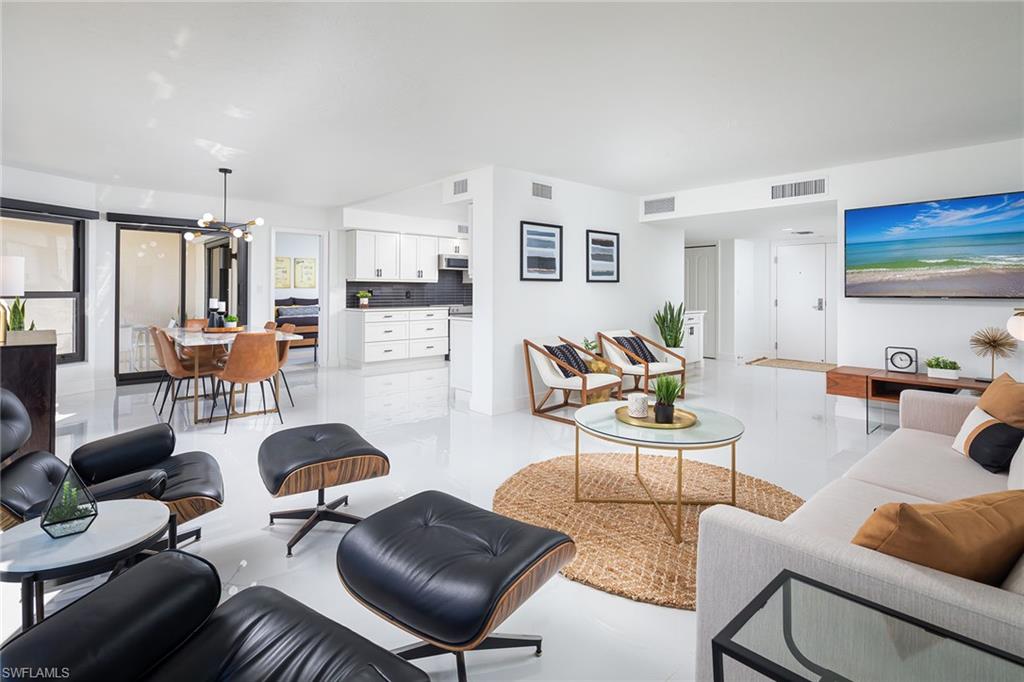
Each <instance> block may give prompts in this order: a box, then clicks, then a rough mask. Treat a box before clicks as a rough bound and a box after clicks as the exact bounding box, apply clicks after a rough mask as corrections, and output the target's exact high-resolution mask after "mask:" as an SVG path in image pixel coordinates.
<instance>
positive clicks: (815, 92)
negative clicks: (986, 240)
mask: <svg viewBox="0 0 1024 682" xmlns="http://www.w3.org/2000/svg"><path fill="white" fill-rule="evenodd" d="M1021 12H1022V6H1021V4H1020V3H992V4H978V3H963V4H952V3H948V4H947V3H937V4H888V5H886V4H857V3H854V4H836V3H797V4H776V3H764V4H757V5H730V4H723V3H711V4H691V5H682V4H470V3H452V4H430V3H412V4H401V5H399V4H383V3H378V4H331V3H322V4H303V5H299V4H288V3H273V4H260V3H257V4H223V3H180V4H145V3H123V4H121V3H118V4H92V3H81V4H74V3H72V4H62V5H58V4H45V3H27V4H18V3H11V2H5V3H3V8H2V22H3V23H2V56H3V108H4V110H3V129H2V134H3V154H2V158H3V162H4V163H7V164H11V165H14V166H19V167H23V168H29V169H33V170H40V171H45V172H52V173H58V174H63V175H68V176H71V177H78V178H83V179H88V180H94V181H98V182H103V183H114V184H123V185H129V186H136V187H148V188H157V189H162V190H167V191H180V192H196V193H205V194H217V193H218V192H219V189H220V184H219V183H220V176H218V175H217V173H216V170H215V169H216V168H217V167H218V166H222V165H228V166H231V167H233V168H234V169H235V175H233V176H232V194H233V196H239V197H247V198H252V199H267V200H275V201H282V202H289V203H295V204H306V205H325V206H326V205H339V204H346V203H350V202H353V201H357V200H360V199H364V198H367V197H373V196H379V195H382V194H385V193H387V192H390V191H394V190H396V189H401V188H405V187H413V186H417V185H420V184H422V183H425V182H428V181H431V180H436V179H438V178H440V177H443V176H446V175H449V174H452V173H457V172H461V171H463V170H466V169H469V168H474V167H478V166H482V165H488V164H496V165H502V166H510V167H515V168H524V169H528V170H531V171H534V172H537V173H542V174H545V175H550V176H555V177H561V178H566V179H570V180H577V181H581V182H587V183H592V184H595V185H600V186H605V187H609V188H614V189H619V190H623V191H628V192H633V193H637V194H647V193H654V192H661V191H669V190H675V189H680V188H685V187H694V186H700V185H705V184H713V183H719V182H726V181H730V180H738V179H743V178H751V177H761V176H765V175H772V174H777V173H789V172H796V171H800V170H805V169H810V168H817V167H826V166H830V165H835V164H839V163H844V162H851V161H859V160H867V159H872V158H880V157H887V156H896V155H901V154H906V153H914V152H920V151H926V150H931V149H939V148H948V147H955V146H960V145H967V144H973V143H978V142H984V141H992V140H998V139H1008V138H1012V137H1017V136H1020V135H1022V133H1024V131H1022V127H1024V123H1022V121H1024V106H1022V82H1024V72H1022V63H1021V62H1022V40H1021V34H1022V21H1021Z"/></svg>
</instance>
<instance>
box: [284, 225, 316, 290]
mask: <svg viewBox="0 0 1024 682" xmlns="http://www.w3.org/2000/svg"><path fill="white" fill-rule="evenodd" d="M274 239H275V240H276V241H275V243H274V257H275V258H277V257H279V256H284V257H287V258H293V259H294V258H315V259H316V277H317V286H314V287H309V288H302V289H298V288H296V287H289V288H278V287H274V298H290V297H292V296H297V297H299V298H319V297H320V286H319V282H320V279H321V276H322V274H323V273H322V270H323V267H324V264H323V263H322V262H321V258H320V236H319V235H315V234H301V233H298V232H281V231H275V234H274ZM292 266H293V268H292V283H293V284H294V283H295V282H294V278H295V270H294V263H292Z"/></svg>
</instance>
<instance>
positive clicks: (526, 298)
mask: <svg viewBox="0 0 1024 682" xmlns="http://www.w3.org/2000/svg"><path fill="white" fill-rule="evenodd" d="M460 177H461V176H460ZM534 181H540V182H544V183H547V184H550V185H552V186H553V188H554V190H553V197H554V198H553V200H546V199H538V198H535V197H533V196H532V195H531V183H532V182H534ZM470 186H471V187H473V188H474V190H475V191H479V185H478V184H477V183H475V182H474V180H473V179H471V180H470ZM493 187H494V195H493V207H494V210H493V227H492V228H491V229H490V230H487V229H485V227H484V226H483V225H481V224H480V223H479V222H478V221H477V219H476V211H474V246H473V258H474V259H475V260H476V270H475V272H474V283H473V286H474V292H473V303H474V305H473V312H474V358H473V360H474V362H473V371H474V377H473V396H472V399H471V407H473V409H476V410H478V411H482V412H486V413H490V414H493V413H499V412H506V411H509V410H513V409H516V408H519V407H522V406H524V405H526V404H527V400H528V398H527V395H528V393H527V384H526V377H525V370H524V365H523V346H522V342H523V339H524V338H529V337H538V336H539V337H545V336H553V335H562V336H565V337H567V338H570V339H573V340H575V341H577V342H579V341H581V340H582V339H583V337H585V336H586V337H589V338H594V336H595V334H596V332H597V331H598V330H600V329H616V328H623V327H631V328H635V329H637V330H638V331H641V332H644V333H648V334H652V335H654V334H656V330H655V328H654V324H653V321H652V316H653V315H654V312H655V310H656V309H657V308H658V307H659V306H661V304H662V303H664V301H665V300H666V299H671V300H681V299H682V297H683V246H684V244H683V230H682V229H681V228H665V227H660V226H656V225H643V224H641V223H640V222H639V221H638V219H637V215H636V203H637V198H636V197H634V196H631V195H627V194H622V193H619V192H614V191H610V190H606V189H602V188H599V187H593V186H589V185H583V184H579V183H574V182H569V181H565V180H560V179H557V178H549V177H544V176H540V175H536V174H532V173H527V172H523V171H518V170H511V169H507V168H494V169H493ZM478 203H480V198H479V197H478V196H474V209H475V208H476V207H477V204H478ZM521 220H533V221H538V222H544V223H553V224H556V225H562V226H563V234H562V240H563V279H562V281H561V282H522V281H520V280H519V222H520V221H521ZM588 228H592V229H598V230H606V231H610V232H618V233H619V234H620V235H621V236H620V254H621V255H620V260H621V263H620V282H619V283H597V282H595V283H588V282H587V281H586V258H585V256H586V252H585V233H586V230H587V229H588ZM478 326H479V328H477V327H478ZM488 335H489V336H490V340H491V342H492V343H491V344H490V348H491V352H492V353H493V357H492V358H488V359H484V358H478V355H481V354H478V353H477V349H478V348H481V344H482V342H484V341H486V340H487V339H486V337H487V336H488ZM484 350H485V352H486V348H485V349H484ZM484 363H487V364H488V365H489V367H486V366H482V365H483V364H484ZM481 370H482V371H488V370H489V374H490V376H488V377H486V378H484V377H478V376H477V374H478V373H479V372H480V371H481Z"/></svg>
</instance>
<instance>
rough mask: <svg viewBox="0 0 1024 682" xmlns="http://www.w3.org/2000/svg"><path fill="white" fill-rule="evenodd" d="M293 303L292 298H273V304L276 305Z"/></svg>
mask: <svg viewBox="0 0 1024 682" xmlns="http://www.w3.org/2000/svg"><path fill="white" fill-rule="evenodd" d="M294 303H295V301H294V300H293V299H291V298H275V299H274V305H276V306H282V305H293V304H294Z"/></svg>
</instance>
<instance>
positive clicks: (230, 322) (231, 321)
mask: <svg viewBox="0 0 1024 682" xmlns="http://www.w3.org/2000/svg"><path fill="white" fill-rule="evenodd" d="M224 326H225V327H228V328H229V329H230V328H232V327H237V326H238V315H225V316H224Z"/></svg>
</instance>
